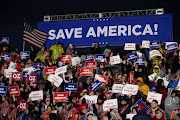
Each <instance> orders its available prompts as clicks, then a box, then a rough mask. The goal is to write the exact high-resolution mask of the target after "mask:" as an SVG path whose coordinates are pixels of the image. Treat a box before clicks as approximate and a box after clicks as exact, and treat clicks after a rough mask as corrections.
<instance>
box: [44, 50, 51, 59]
mask: <svg viewBox="0 0 180 120" xmlns="http://www.w3.org/2000/svg"><path fill="white" fill-rule="evenodd" d="M49 56H50V55H49V49H47V50H46V52H45V54H44V58H45V59H47V58H49Z"/></svg>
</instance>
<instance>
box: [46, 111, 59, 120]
mask: <svg viewBox="0 0 180 120" xmlns="http://www.w3.org/2000/svg"><path fill="white" fill-rule="evenodd" d="M51 113H55V114H56V115H57V110H52V111H45V112H42V116H43V119H44V120H50V118H49V114H51Z"/></svg>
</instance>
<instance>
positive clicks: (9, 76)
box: [4, 68, 18, 78]
mask: <svg viewBox="0 0 180 120" xmlns="http://www.w3.org/2000/svg"><path fill="white" fill-rule="evenodd" d="M13 72H18V71H17V70H16V69H13V68H8V69H5V70H4V74H5V77H6V78H12V73H13Z"/></svg>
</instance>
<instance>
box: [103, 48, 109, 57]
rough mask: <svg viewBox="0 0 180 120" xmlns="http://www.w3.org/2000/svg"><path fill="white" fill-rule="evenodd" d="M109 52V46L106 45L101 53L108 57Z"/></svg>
mask: <svg viewBox="0 0 180 120" xmlns="http://www.w3.org/2000/svg"><path fill="white" fill-rule="evenodd" d="M110 52H111V50H110V46H109V45H106V49H105V50H104V52H103V54H104V55H106V57H108V55H109V53H110Z"/></svg>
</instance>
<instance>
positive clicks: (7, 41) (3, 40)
mask: <svg viewBox="0 0 180 120" xmlns="http://www.w3.org/2000/svg"><path fill="white" fill-rule="evenodd" d="M1 43H9V37H2V39H1Z"/></svg>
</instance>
